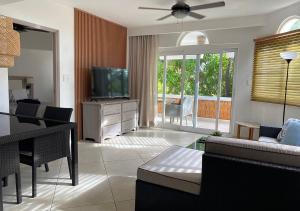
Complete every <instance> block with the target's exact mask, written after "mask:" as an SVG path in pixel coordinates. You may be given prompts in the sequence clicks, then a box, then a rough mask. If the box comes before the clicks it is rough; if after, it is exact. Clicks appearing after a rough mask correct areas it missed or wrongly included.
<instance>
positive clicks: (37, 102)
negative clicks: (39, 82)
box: [17, 99, 41, 105]
mask: <svg viewBox="0 0 300 211" xmlns="http://www.w3.org/2000/svg"><path fill="white" fill-rule="evenodd" d="M17 103H30V104H38V105H40V104H41V102H40V101H39V100H36V99H22V100H17Z"/></svg>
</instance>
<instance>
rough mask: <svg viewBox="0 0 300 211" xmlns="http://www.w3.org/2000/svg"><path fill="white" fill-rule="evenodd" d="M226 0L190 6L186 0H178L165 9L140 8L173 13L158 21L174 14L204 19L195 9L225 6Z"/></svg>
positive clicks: (179, 16)
mask: <svg viewBox="0 0 300 211" xmlns="http://www.w3.org/2000/svg"><path fill="white" fill-rule="evenodd" d="M224 6H225V2H224V1H219V2H214V3H208V4H201V5H196V6H190V5H188V4H186V3H185V2H184V0H178V1H177V3H176V4H174V5H173V6H172V7H171V9H165V8H154V7H139V9H142V10H162V11H170V12H171V13H170V14H168V15H166V16H164V17H161V18H159V19H157V20H158V21H162V20H165V19H167V18H169V17H171V16H174V17H176V18H178V19H182V18H185V17H186V16H190V17H193V18H196V19H203V18H205V16H204V15H200V14H198V13H195V12H193V11H195V10H203V9H210V8H216V7H224Z"/></svg>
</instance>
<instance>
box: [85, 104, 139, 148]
mask: <svg viewBox="0 0 300 211" xmlns="http://www.w3.org/2000/svg"><path fill="white" fill-rule="evenodd" d="M138 105H139V100H120V99H118V100H100V101H98V102H84V103H83V138H84V139H86V140H89V139H92V140H94V141H96V142H99V143H101V141H103V140H104V139H107V138H113V137H115V136H118V135H121V134H123V133H127V132H130V131H132V130H136V129H137V128H138V114H139V113H138V107H139V106H138Z"/></svg>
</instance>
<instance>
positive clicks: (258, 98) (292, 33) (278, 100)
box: [251, 29, 300, 107]
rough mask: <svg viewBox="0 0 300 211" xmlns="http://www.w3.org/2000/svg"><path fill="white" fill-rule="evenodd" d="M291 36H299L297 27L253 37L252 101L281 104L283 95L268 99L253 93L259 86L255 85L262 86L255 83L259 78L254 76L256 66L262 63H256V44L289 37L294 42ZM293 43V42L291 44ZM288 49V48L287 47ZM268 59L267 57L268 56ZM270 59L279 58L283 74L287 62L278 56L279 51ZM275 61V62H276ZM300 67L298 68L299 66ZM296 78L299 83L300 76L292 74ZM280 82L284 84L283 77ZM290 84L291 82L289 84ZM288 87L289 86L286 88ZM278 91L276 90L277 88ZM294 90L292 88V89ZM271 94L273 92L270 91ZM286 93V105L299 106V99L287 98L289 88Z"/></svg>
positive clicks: (256, 74) (275, 41)
mask: <svg viewBox="0 0 300 211" xmlns="http://www.w3.org/2000/svg"><path fill="white" fill-rule="evenodd" d="M293 36H298V37H300V29H298V30H293V31H290V32H285V33H280V34H275V35H271V36H267V37H262V38H258V39H255V40H254V42H255V43H254V44H255V48H254V59H253V72H252V87H251V101H254V102H264V103H272V104H283V103H284V102H283V96H276V97H277V98H275V96H274V97H273V98H272V99H270V98H264V97H263V96H262V95H263V94H261V96H257V95H255V94H254V93H256V90H255V89H259V88H256V87H255V86H257V87H260V86H262V85H261V84H259V85H257V81H256V80H259V79H257V78H256V76H257V77H259V76H258V75H259V74H258V73H257V71H258V70H257V69H256V68H257V66H261V65H262V63H261V64H260V65H258V64H257V61H258V60H260V58H257V55H258V54H259V53H258V52H257V51H258V50H257V49H258V47H257V46H258V45H261V43H264V42H266V43H268V42H271V41H272V42H273V43H279V42H281V41H282V40H279V39H288V38H290V39H291V42H295V39H293V38H291V37H293ZM274 45H276V44H274ZM293 45H294V44H293ZM299 46H300V39H299ZM287 47H288V48H290V46H287ZM287 50H288V49H287ZM297 51H298V53H300V50H299V49H297ZM264 54H265V52H264ZM268 59H270V58H269V57H268ZM271 59H273V60H274V59H278V61H279V59H280V60H282V61H280V62H281V63H282V67H283V68H282V71H283V74H285V73H286V72H285V71H286V70H285V69H284V68H286V67H287V64H286V61H284V60H283V59H282V58H280V55H279V53H278V58H271ZM297 60H298V61H297V62H298V63H299V60H300V58H298V59H297ZM278 61H277V62H278ZM293 62H295V61H293ZM291 65H294V64H293V63H292V64H291ZM297 65H298V66H299V64H297ZM262 69H263V70H265V69H266V68H265V67H264V68H262ZM291 69H292V68H290V71H291ZM299 69H300V68H299ZM291 74H293V73H291V72H290V73H289V84H290V83H291ZM294 74H295V73H294ZM294 77H295V78H296V79H297V80H299V83H300V76H298V75H297V76H294ZM281 83H283V84H285V78H282V82H281ZM290 85H291V84H290ZM270 87H271V88H272V84H271V85H270ZM284 89H285V86H283V87H282V88H281V89H280V90H279V91H281V92H282V93H284ZM288 89H289V88H288ZM274 91H276V90H275V89H274ZM277 91H278V90H277ZM293 91H294V90H293ZM271 94H273V93H272V92H271ZM287 95H288V99H287V102H286V104H287V105H290V106H297V107H299V106H300V100H299V101H297V102H296V103H295V102H294V100H289V95H291V94H290V92H289V90H288V93H287ZM278 97H280V98H278ZM291 97H292V98H293V97H294V95H291ZM262 98H264V99H262Z"/></svg>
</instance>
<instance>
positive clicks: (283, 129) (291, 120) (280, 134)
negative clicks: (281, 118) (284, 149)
mask: <svg viewBox="0 0 300 211" xmlns="http://www.w3.org/2000/svg"><path fill="white" fill-rule="evenodd" d="M293 122H300V120H299V119H293V118H290V119H288V120H287V121H286V122H285V123H284V125H283V126H282V129H281V131H280V133H279V134H278V136H277V140H278V142H281V141H282V140H283V138H284V136H285V135H286V131H287V128H288V126H289V124H290V123H293Z"/></svg>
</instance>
